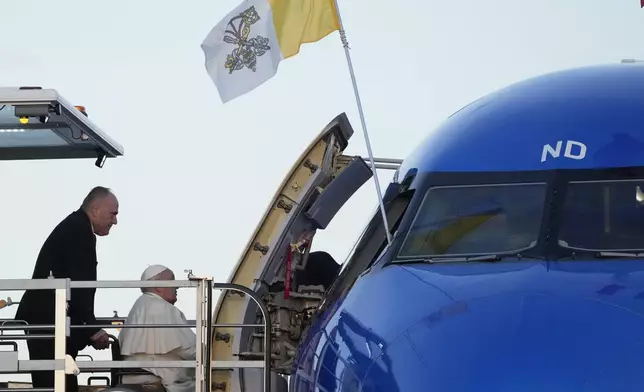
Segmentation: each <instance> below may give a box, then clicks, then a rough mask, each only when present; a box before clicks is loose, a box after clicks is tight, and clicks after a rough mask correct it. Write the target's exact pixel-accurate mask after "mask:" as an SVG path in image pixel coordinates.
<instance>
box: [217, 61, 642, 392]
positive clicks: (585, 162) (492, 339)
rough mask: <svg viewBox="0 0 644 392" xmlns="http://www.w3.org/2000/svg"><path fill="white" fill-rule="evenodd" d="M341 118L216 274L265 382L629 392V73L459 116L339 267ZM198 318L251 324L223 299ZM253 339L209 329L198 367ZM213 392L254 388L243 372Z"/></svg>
mask: <svg viewBox="0 0 644 392" xmlns="http://www.w3.org/2000/svg"><path fill="white" fill-rule="evenodd" d="M352 134H353V129H352V128H351V125H350V123H349V121H348V119H347V117H346V115H344V114H341V115H339V116H338V117H336V118H335V119H334V120H333V121H331V122H330V123H329V125H328V126H327V127H325V128H324V129H323V131H322V132H321V133H320V135H319V136H318V137H317V138H316V139H315V140H314V141H313V142H312V143H311V145H310V146H309V147H308V148H307V149H306V150H305V152H304V153H303V154H302V155H301V157H300V158H299V159H298V161H297V162H296V163H295V164H294V165H293V167H292V169H291V171H290V172H289V173H288V174H287V175H286V178H285V179H284V181H283V182H282V184H281V185H280V186H279V189H278V191H277V192H276V194H275V196H274V197H273V199H272V201H271V202H270V205H269V207H268V209H267V211H266V213H265V214H264V216H263V217H262V219H261V220H260V223H259V225H258V226H257V228H256V230H255V232H254V233H253V235H252V236H251V238H250V240H249V241H248V243H247V245H246V247H245V249H244V250H243V252H242V254H241V257H240V260H239V262H238V264H237V265H236V267H235V268H234V270H233V271H232V273H231V275H230V278H229V280H228V282H230V283H238V284H242V285H244V286H247V287H249V288H252V289H253V290H255V291H256V292H258V293H260V294H261V295H262V296H263V298H264V300H265V302H266V304H267V306H268V309H269V311H270V315H271V322H272V326H273V330H272V334H271V337H270V338H271V340H272V347H273V349H272V353H271V359H272V370H273V372H274V373H273V375H272V379H271V380H270V383H271V388H272V389H271V390H273V391H286V390H288V391H290V392H308V391H324V392H349V391H351V392H354V391H362V392H412V391H413V392H416V391H482V390H484V391H488V390H489V391H517V390H521V391H543V390H552V391H555V390H556V391H569V390H584V391H605V390H620V391H636V390H642V389H643V388H644V372H642V369H643V368H644V347H641V344H640V343H641V342H642V341H644V340H643V338H644V333H643V332H642V331H644V317H643V315H644V64H642V63H641V62H638V61H623V62H622V63H619V64H607V65H597V66H588V67H580V68H574V69H568V70H563V71H557V72H552V73H548V74H545V75H541V76H538V77H534V78H531V79H528V80H524V81H522V82H519V83H516V84H513V85H510V86H508V87H505V88H502V89H500V90H498V91H495V92H493V93H491V94H489V95H487V96H484V97H482V98H480V99H478V100H476V101H474V102H472V103H470V104H469V105H467V106H465V107H463V108H462V109H460V110H458V111H457V112H456V113H454V114H453V115H451V116H450V117H449V118H448V119H446V120H445V121H444V123H443V124H441V125H440V126H439V127H438V128H437V129H434V130H433V131H431V132H430V133H429V135H428V136H427V137H426V139H425V140H424V141H422V142H421V143H420V144H419V145H418V147H417V148H416V149H415V151H413V152H412V153H411V155H409V156H408V157H407V158H406V159H404V160H403V161H402V162H396V161H395V160H384V159H379V160H377V161H378V162H377V163H378V165H379V167H380V168H383V169H386V170H392V169H394V170H396V171H395V175H394V179H393V181H392V182H391V183H390V184H389V185H388V187H387V188H386V191H385V194H384V196H383V202H384V205H385V209H386V215H387V223H388V227H389V230H390V233H391V236H392V242H391V244H389V243H388V242H387V238H386V235H385V229H384V225H383V219H382V217H381V215H380V211H379V210H376V211H375V212H374V214H373V217H372V218H371V220H370V221H369V222H368V224H367V226H366V228H365V229H364V232H363V233H362V234H361V236H360V237H359V238H358V240H357V242H356V244H355V247H354V249H353V250H352V251H351V253H350V254H349V255H348V257H347V259H346V261H344V262H343V263H339V262H338V261H336V260H334V259H333V258H332V257H331V256H330V255H329V254H328V253H326V252H324V251H323V250H322V251H312V250H311V248H312V244H313V242H314V238H315V235H316V233H317V232H319V231H322V230H325V229H326V228H327V226H328V225H329V223H330V222H331V221H332V220H333V218H334V216H335V214H336V213H337V212H338V210H339V209H340V208H341V207H342V206H343V205H344V204H345V203H346V201H347V200H349V199H350V198H351V196H352V195H353V194H354V192H355V191H356V190H357V189H358V188H360V187H361V186H362V185H363V184H365V183H366V182H367V181H368V180H369V179H370V178H371V177H372V176H373V173H372V171H371V169H370V167H369V164H368V163H369V161H368V159H364V158H362V157H359V156H355V157H350V156H345V155H342V153H343V151H344V150H345V149H346V148H347V145H348V142H349V140H350V138H351V136H352ZM213 318H214V322H215V323H256V322H258V321H259V320H260V319H261V317H260V316H259V313H258V309H257V306H256V305H254V304H253V303H252V302H251V301H248V300H247V298H244V297H243V296H239V295H236V294H233V293H228V294H222V295H221V296H220V297H219V300H218V303H217V305H216V307H215V310H214V316H213ZM265 338H266V336H265V335H264V334H262V333H258V332H257V331H253V330H243V329H240V328H217V329H216V331H215V334H214V338H213V339H214V342H213V346H212V351H211V352H212V359H213V360H230V359H233V358H241V359H246V360H256V359H259V358H263V354H262V353H261V352H260V351H261V350H260V349H261V347H263V346H262V345H263V343H264V339H265ZM212 379H213V389H212V390H213V391H230V392H244V391H252V390H260V389H258V388H260V386H261V383H262V382H263V381H262V375H261V372H260V371H259V370H256V369H220V370H213V376H212Z"/></svg>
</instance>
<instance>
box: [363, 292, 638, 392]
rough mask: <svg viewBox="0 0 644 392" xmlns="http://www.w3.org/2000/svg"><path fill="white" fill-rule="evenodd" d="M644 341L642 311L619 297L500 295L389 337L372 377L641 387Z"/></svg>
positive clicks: (442, 387)
mask: <svg viewBox="0 0 644 392" xmlns="http://www.w3.org/2000/svg"><path fill="white" fill-rule="evenodd" d="M643 343H644V318H643V317H642V315H640V314H638V313H636V312H634V311H631V310H628V309H625V308H621V307H618V306H616V305H614V304H610V303H606V302H600V301H599V300H596V299H585V298H571V297H565V296H557V295H550V294H530V295H528V294H526V295H518V294H515V295H499V296H495V297H489V298H482V299H475V300H471V301H467V302H461V303H455V304H453V305H452V306H448V307H447V308H444V309H440V310H438V311H436V312H433V313H432V314H429V315H427V316H426V317H424V318H423V319H422V320H421V321H420V322H417V323H415V324H414V325H413V326H411V327H410V328H408V329H407V331H406V332H405V333H404V334H403V335H400V336H399V337H397V338H396V339H395V340H393V341H391V342H390V343H388V344H387V345H386V347H385V349H384V350H383V351H384V352H383V355H382V356H381V357H380V359H379V360H378V361H376V364H374V365H376V366H374V367H372V370H371V371H370V372H369V373H371V374H368V375H367V377H366V379H365V381H367V383H368V380H369V379H370V378H371V379H372V380H371V381H377V378H381V379H386V378H389V377H387V373H389V375H390V376H393V377H392V378H391V380H395V382H396V384H398V385H397V388H394V389H397V390H398V391H400V392H403V391H405V392H406V391H429V390H432V391H450V392H459V391H468V392H469V391H477V392H480V391H497V392H501V391H503V392H505V391H508V392H509V391H512V392H514V391H522V392H527V391H546V390H547V391H636V390H637V391H641V390H644V344H643ZM373 372H378V373H379V374H373ZM374 376H375V378H374ZM380 385H383V384H382V383H380Z"/></svg>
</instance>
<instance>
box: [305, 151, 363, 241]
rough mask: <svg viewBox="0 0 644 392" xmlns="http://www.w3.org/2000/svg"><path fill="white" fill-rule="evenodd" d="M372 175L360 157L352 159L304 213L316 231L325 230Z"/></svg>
mask: <svg viewBox="0 0 644 392" xmlns="http://www.w3.org/2000/svg"><path fill="white" fill-rule="evenodd" d="M372 175H373V173H372V172H371V169H370V168H369V166H367V164H366V162H365V161H364V160H363V159H362V158H361V157H358V156H356V157H354V159H353V160H352V161H351V162H350V163H349V165H348V166H347V167H346V168H345V169H344V170H342V171H341V172H340V174H339V175H338V176H337V177H336V178H335V179H334V180H333V181H331V183H330V184H329V185H328V186H327V187H326V188H325V189H324V192H322V194H321V195H319V196H318V198H317V199H315V202H314V203H313V205H312V206H311V208H309V210H308V211H307V212H306V216H307V217H308V218H310V219H311V221H312V222H313V224H314V225H315V226H316V227H317V228H318V229H322V230H324V229H326V227H327V225H328V224H329V222H331V220H332V219H333V217H334V216H335V214H337V213H338V211H340V208H342V206H343V205H344V204H345V203H346V202H347V200H349V199H350V198H351V196H353V194H354V193H355V192H356V191H357V190H358V189H359V188H360V187H361V186H362V185H364V183H365V182H367V181H369V179H370V178H371V176H372Z"/></svg>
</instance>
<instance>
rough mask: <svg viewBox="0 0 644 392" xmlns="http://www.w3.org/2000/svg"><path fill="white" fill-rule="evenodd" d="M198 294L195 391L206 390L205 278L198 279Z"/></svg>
mask: <svg viewBox="0 0 644 392" xmlns="http://www.w3.org/2000/svg"><path fill="white" fill-rule="evenodd" d="M196 291H197V295H196V300H197V309H196V319H197V320H196V321H197V326H196V328H195V332H196V335H197V350H196V359H197V367H196V369H195V384H196V385H195V386H196V390H195V392H206V391H204V390H203V386H204V382H203V381H204V379H203V378H204V371H203V366H202V365H203V354H204V351H205V350H204V347H203V297H204V296H203V280H200V279H199V280H197V290H196Z"/></svg>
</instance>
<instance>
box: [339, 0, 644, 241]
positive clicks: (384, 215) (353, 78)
mask: <svg viewBox="0 0 644 392" xmlns="http://www.w3.org/2000/svg"><path fill="white" fill-rule="evenodd" d="M642 1H644V0H642ZM333 2H334V4H335V11H336V14H337V15H338V24H339V25H340V39H341V40H342V46H343V47H344V54H345V55H346V57H347V65H348V66H349V73H350V74H351V82H352V83H353V93H354V94H355V96H356V104H357V105H358V113H359V114H360V122H361V123H362V132H363V133H364V140H365V143H366V145H367V153H368V154H369V160H370V161H371V162H370V163H371V171H372V172H373V180H374V181H375V183H376V193H378V203H379V204H380V212H381V214H382V220H383V223H384V225H385V233H386V234H387V243H388V244H389V245H391V233H390V232H389V224H388V223H387V213H386V212H385V204H384V202H383V201H382V191H381V190H380V181H379V180H378V172H376V162H375V160H374V159H373V151H372V150H371V142H370V141H369V133H368V132H367V124H366V122H365V119H364V113H363V112H362V103H361V102H360V93H358V83H357V82H356V75H355V74H354V72H353V63H352V62H351V54H350V53H349V41H347V35H346V33H345V31H344V25H343V24H342V17H341V16H340V8H339V7H338V0H333Z"/></svg>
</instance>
